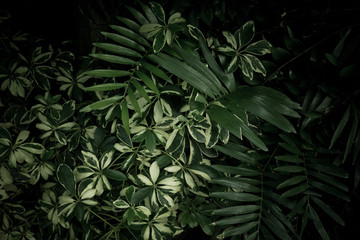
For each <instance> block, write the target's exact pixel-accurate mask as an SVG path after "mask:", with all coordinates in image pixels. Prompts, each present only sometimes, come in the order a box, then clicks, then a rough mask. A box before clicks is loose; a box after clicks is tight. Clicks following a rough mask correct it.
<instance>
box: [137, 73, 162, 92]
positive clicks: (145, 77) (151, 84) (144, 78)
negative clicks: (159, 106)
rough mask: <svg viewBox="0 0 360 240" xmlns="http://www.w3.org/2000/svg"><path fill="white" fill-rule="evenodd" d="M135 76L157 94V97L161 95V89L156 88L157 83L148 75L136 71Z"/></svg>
mask: <svg viewBox="0 0 360 240" xmlns="http://www.w3.org/2000/svg"><path fill="white" fill-rule="evenodd" d="M135 74H136V75H137V76H138V77H139V78H140V79H141V80H142V81H143V82H144V83H145V85H146V86H147V87H148V88H150V89H151V90H152V91H153V92H154V93H156V95H160V92H159V89H158V88H157V87H156V85H155V83H154V82H153V80H152V79H151V78H150V77H149V76H148V75H146V74H145V73H143V72H140V71H136V72H135Z"/></svg>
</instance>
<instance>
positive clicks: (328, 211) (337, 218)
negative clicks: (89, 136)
mask: <svg viewBox="0 0 360 240" xmlns="http://www.w3.org/2000/svg"><path fill="white" fill-rule="evenodd" d="M310 198H311V199H312V200H313V201H314V203H315V204H316V205H318V207H319V208H321V209H322V210H323V211H324V212H325V213H326V214H327V215H329V216H330V217H331V218H332V219H334V220H335V221H336V222H337V223H339V224H340V225H341V226H345V222H344V220H342V219H341V217H340V216H339V215H338V214H337V213H336V212H334V210H332V208H331V207H329V205H327V204H326V203H324V202H323V201H322V200H321V199H319V198H317V197H315V196H311V197H310Z"/></svg>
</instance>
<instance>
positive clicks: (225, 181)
mask: <svg viewBox="0 0 360 240" xmlns="http://www.w3.org/2000/svg"><path fill="white" fill-rule="evenodd" d="M210 182H211V183H214V184H220V185H223V186H226V187H231V188H234V189H237V190H241V191H245V192H261V189H260V188H259V187H257V186H254V185H252V184H249V183H245V182H243V181H241V178H236V177H219V178H215V179H211V180H210Z"/></svg>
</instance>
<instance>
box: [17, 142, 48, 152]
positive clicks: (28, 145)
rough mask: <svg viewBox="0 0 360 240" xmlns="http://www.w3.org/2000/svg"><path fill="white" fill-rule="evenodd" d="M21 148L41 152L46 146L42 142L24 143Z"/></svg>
mask: <svg viewBox="0 0 360 240" xmlns="http://www.w3.org/2000/svg"><path fill="white" fill-rule="evenodd" d="M20 148H21V149H24V150H26V151H28V152H30V153H32V154H41V153H43V152H44V151H45V147H44V146H43V145H41V144H40V143H23V144H21V145H20Z"/></svg>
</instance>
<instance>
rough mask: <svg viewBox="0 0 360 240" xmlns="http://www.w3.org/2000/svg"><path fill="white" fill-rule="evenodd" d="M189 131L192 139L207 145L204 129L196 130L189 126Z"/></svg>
mask: <svg viewBox="0 0 360 240" xmlns="http://www.w3.org/2000/svg"><path fill="white" fill-rule="evenodd" d="M187 129H188V131H189V133H190V135H191V137H192V138H193V139H194V140H195V141H197V142H200V143H205V133H204V131H202V129H199V128H196V127H191V126H189V125H187Z"/></svg>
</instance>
